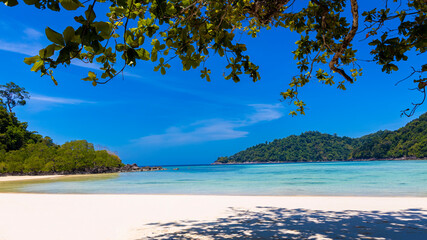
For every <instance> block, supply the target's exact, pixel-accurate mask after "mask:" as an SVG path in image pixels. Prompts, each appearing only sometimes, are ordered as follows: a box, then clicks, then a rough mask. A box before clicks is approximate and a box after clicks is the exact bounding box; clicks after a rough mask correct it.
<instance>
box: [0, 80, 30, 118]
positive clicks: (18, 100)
mask: <svg viewBox="0 0 427 240" xmlns="http://www.w3.org/2000/svg"><path fill="white" fill-rule="evenodd" d="M0 97H1V99H0V104H1V105H3V106H5V107H6V108H7V109H8V110H9V112H12V108H14V107H16V105H20V106H24V105H25V104H27V101H25V99H28V98H30V94H29V93H28V92H27V91H25V88H22V87H20V86H18V85H16V84H15V83H13V82H10V83H6V84H5V85H0Z"/></svg>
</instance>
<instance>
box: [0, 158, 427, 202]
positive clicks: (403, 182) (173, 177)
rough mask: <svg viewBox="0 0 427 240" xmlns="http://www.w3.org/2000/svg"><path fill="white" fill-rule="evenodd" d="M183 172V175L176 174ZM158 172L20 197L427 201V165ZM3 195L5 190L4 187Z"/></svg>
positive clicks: (60, 184)
mask: <svg viewBox="0 0 427 240" xmlns="http://www.w3.org/2000/svg"><path fill="white" fill-rule="evenodd" d="M176 167H178V168H179V170H172V169H173V168H176ZM166 168H168V169H169V170H166V171H156V172H136V173H120V174H110V175H105V177H101V178H100V177H97V178H91V177H89V178H83V179H79V178H75V179H73V180H72V181H70V180H61V181H57V180H56V181H44V182H42V183H40V182H39V183H37V182H35V183H31V184H25V185H22V186H19V187H18V189H17V191H20V192H37V193H109V194H214V195H331V196H422V197H427V161H424V160H419V161H370V162H329V163H284V164H256V165H206V166H175V167H166ZM0 191H1V186H0Z"/></svg>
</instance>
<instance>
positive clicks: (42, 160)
mask: <svg viewBox="0 0 427 240" xmlns="http://www.w3.org/2000/svg"><path fill="white" fill-rule="evenodd" d="M27 126H28V124H27V123H26V122H20V121H19V120H18V119H17V118H16V116H15V114H14V113H12V112H8V111H7V110H6V109H5V108H4V107H3V106H0V176H1V175H43V174H86V173H109V172H123V171H125V172H129V171H150V170H161V169H162V168H161V167H142V168H141V167H138V166H136V164H133V165H125V164H123V163H122V161H121V160H120V158H119V157H118V156H117V155H116V154H114V153H112V152H110V151H107V150H95V148H94V146H93V144H92V143H88V142H87V141H86V140H77V141H70V142H66V143H64V144H62V145H57V144H55V143H54V142H53V140H52V139H51V138H49V137H43V136H42V135H40V134H38V133H37V132H32V131H29V130H27Z"/></svg>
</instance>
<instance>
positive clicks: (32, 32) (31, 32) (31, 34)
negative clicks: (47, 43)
mask: <svg viewBox="0 0 427 240" xmlns="http://www.w3.org/2000/svg"><path fill="white" fill-rule="evenodd" d="M24 34H25V35H26V37H27V38H28V39H31V40H39V39H40V38H41V37H42V36H43V33H41V32H39V31H37V30H36V29H34V28H26V29H25V30H24Z"/></svg>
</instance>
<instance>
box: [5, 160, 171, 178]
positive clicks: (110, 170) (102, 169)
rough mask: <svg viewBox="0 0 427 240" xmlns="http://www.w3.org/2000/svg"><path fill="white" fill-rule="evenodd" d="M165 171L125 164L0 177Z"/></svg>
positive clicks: (160, 168)
mask: <svg viewBox="0 0 427 240" xmlns="http://www.w3.org/2000/svg"><path fill="white" fill-rule="evenodd" d="M162 170H166V169H165V168H163V167H160V166H155V167H139V166H138V165H137V164H136V163H134V164H126V165H124V166H123V167H115V168H107V167H94V168H89V169H85V170H83V171H61V172H55V171H50V172H28V173H0V176H2V177H3V176H44V175H84V174H98V173H121V172H149V171H162Z"/></svg>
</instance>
